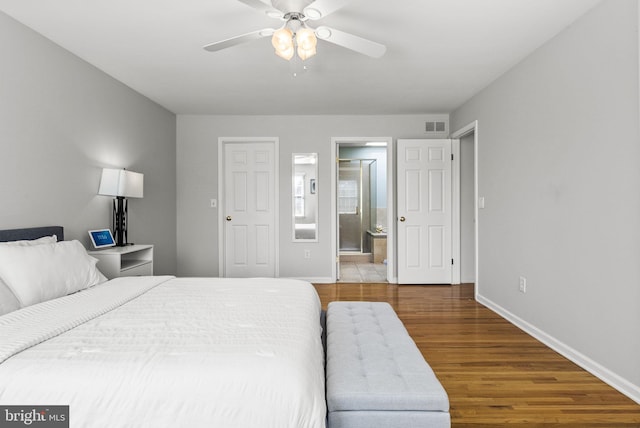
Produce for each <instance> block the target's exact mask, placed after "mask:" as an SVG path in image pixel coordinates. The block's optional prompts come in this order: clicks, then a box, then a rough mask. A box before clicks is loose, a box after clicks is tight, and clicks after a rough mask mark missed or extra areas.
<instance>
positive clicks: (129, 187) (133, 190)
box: [98, 168, 144, 198]
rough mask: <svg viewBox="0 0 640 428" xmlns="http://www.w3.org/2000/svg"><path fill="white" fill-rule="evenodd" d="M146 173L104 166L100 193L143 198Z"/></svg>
mask: <svg viewBox="0 0 640 428" xmlns="http://www.w3.org/2000/svg"><path fill="white" fill-rule="evenodd" d="M143 189H144V174H140V173H139V172H133V171H127V170H124V169H111V168H104V169H103V170H102V177H101V178H100V189H99V190H98V194H99V195H106V196H124V197H125V198H142V197H143V194H144V190H143Z"/></svg>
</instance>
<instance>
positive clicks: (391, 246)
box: [331, 137, 398, 284]
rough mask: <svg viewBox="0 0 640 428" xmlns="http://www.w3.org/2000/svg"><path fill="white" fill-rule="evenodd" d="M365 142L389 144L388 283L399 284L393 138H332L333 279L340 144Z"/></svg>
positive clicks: (336, 275) (334, 279) (336, 274)
mask: <svg viewBox="0 0 640 428" xmlns="http://www.w3.org/2000/svg"><path fill="white" fill-rule="evenodd" d="M363 141H384V142H386V143H387V282H389V283H390V284H397V282H398V275H397V270H396V227H397V225H396V221H395V220H396V203H395V168H396V166H395V158H394V148H395V146H394V141H393V138H392V137H333V138H331V257H332V261H331V278H332V281H333V282H336V280H337V278H338V272H337V262H336V260H335V259H336V257H338V251H339V249H338V240H337V235H338V220H337V217H338V216H337V211H338V207H337V198H338V195H337V191H336V189H337V186H338V182H337V172H338V171H337V168H336V165H337V163H336V159H337V158H338V145H339V144H358V143H362V142H363Z"/></svg>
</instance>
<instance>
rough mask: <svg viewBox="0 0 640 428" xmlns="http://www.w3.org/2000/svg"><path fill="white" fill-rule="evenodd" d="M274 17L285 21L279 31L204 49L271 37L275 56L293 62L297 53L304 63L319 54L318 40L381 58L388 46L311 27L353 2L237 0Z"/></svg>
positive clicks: (257, 33)
mask: <svg viewBox="0 0 640 428" xmlns="http://www.w3.org/2000/svg"><path fill="white" fill-rule="evenodd" d="M238 1H239V2H241V3H244V4H246V5H247V6H250V7H252V8H254V9H257V10H258V11H260V12H263V13H265V14H266V15H267V16H269V17H271V18H276V19H279V20H281V21H284V25H283V26H282V27H280V28H279V29H275V28H265V29H262V30H258V31H253V32H251V33H247V34H242V35H240V36H236V37H232V38H230V39H226V40H221V41H219V42H215V43H210V44H208V45H205V46H204V49H205V50H207V51H210V52H215V51H219V50H222V49H226V48H230V47H233V46H236V45H239V44H241V43H246V42H251V41H253V40H258V39H262V38H264V37H271V43H272V44H273V47H274V48H275V50H276V55H278V56H280V57H281V58H284V59H286V60H290V59H291V58H292V57H293V56H294V52H297V54H298V57H300V58H301V59H302V60H305V59H307V58H310V57H312V56H313V55H315V53H316V43H317V40H318V39H320V40H324V41H327V42H330V43H333V44H335V45H338V46H342V47H344V48H347V49H351V50H352V51H355V52H359V53H361V54H364V55H367V56H370V57H373V58H380V57H381V56H382V55H384V53H385V51H386V50H387V48H386V46H385V45H382V44H380V43H376V42H374V41H371V40H368V39H363V38H362V37H359V36H356V35H354V34H350V33H345V32H344V31H340V30H336V29H335V28H330V27H326V26H320V27H317V28H311V27H309V26H307V21H315V20H318V19H320V18H324V17H325V16H327V15H329V14H331V13H333V12H335V11H336V10H338V9H340V8H342V7H344V6H345V5H346V4H347V3H349V1H351V0H315V1H314V0H271V5H268V4H266V3H264V2H262V1H260V0H238Z"/></svg>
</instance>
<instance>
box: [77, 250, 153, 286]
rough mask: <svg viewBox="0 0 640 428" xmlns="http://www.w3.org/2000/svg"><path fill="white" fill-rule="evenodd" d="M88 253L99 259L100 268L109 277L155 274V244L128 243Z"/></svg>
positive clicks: (98, 265)
mask: <svg viewBox="0 0 640 428" xmlns="http://www.w3.org/2000/svg"><path fill="white" fill-rule="evenodd" d="M87 253H88V254H89V255H90V256H92V257H95V258H96V259H98V264H97V267H98V269H99V270H100V272H102V273H103V274H104V276H106V277H107V278H109V279H112V278H117V277H119V276H149V275H153V245H126V246H124V247H110V248H105V249H104V250H96V251H87Z"/></svg>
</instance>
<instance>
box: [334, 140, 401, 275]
mask: <svg viewBox="0 0 640 428" xmlns="http://www.w3.org/2000/svg"><path fill="white" fill-rule="evenodd" d="M337 166H338V171H337V173H338V177H337V178H338V181H337V204H336V205H337V211H338V212H337V215H338V250H339V253H338V254H339V255H338V257H339V265H340V271H339V273H338V274H339V275H338V278H339V281H341V282H387V263H388V260H387V147H386V143H384V142H363V143H362V144H361V145H358V144H344V145H338V162H337Z"/></svg>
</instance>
